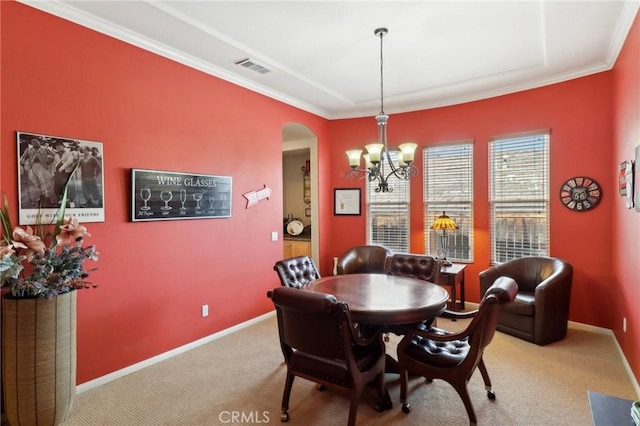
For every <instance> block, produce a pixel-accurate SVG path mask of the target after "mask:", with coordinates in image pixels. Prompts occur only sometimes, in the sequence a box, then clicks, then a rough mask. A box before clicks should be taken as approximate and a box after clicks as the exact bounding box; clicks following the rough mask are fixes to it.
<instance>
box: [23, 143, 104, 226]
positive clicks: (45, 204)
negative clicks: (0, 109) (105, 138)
mask: <svg viewBox="0 0 640 426" xmlns="http://www.w3.org/2000/svg"><path fill="white" fill-rule="evenodd" d="M17 143H18V150H17V151H18V201H19V211H20V215H19V221H20V224H21V225H34V224H36V223H51V222H53V220H55V217H56V214H57V212H58V210H59V209H60V207H61V203H62V195H63V192H64V187H65V184H66V183H67V181H68V187H67V199H66V205H65V215H66V216H74V217H77V218H78V220H79V221H81V222H104V217H105V215H104V177H103V176H104V175H103V173H102V169H103V161H104V160H103V150H102V143H100V142H93V141H86V140H81V139H73V138H67V137H59V136H48V135H42V134H36V133H26V132H17ZM74 170H75V171H74Z"/></svg>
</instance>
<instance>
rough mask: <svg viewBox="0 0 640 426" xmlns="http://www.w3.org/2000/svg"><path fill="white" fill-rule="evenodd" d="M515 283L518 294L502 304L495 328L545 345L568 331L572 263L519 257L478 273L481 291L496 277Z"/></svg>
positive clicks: (562, 336)
mask: <svg viewBox="0 0 640 426" xmlns="http://www.w3.org/2000/svg"><path fill="white" fill-rule="evenodd" d="M501 276H504V277H510V278H513V279H514V280H515V281H516V282H517V283H518V294H517V296H516V298H515V300H514V301H513V302H512V303H508V304H506V305H505V306H504V309H503V310H502V312H501V313H500V317H499V319H498V330H499V331H502V332H504V333H507V334H510V335H512V336H516V337H519V338H521V339H524V340H528V341H530V342H533V343H536V344H538V345H546V344H547V343H551V342H555V341H558V340H561V339H563V338H564V337H565V336H566V334H567V324H568V321H569V301H570V298H571V284H572V280H573V266H571V264H569V263H567V262H565V261H563V260H561V259H557V258H552V257H522V258H518V259H513V260H510V261H507V262H504V263H501V264H499V265H495V266H493V267H491V268H489V269H487V270H485V271H483V272H481V273H480V294H484V293H485V292H486V290H487V289H488V288H489V287H490V286H491V285H492V284H493V282H494V281H495V280H496V279H497V278H498V277H501Z"/></svg>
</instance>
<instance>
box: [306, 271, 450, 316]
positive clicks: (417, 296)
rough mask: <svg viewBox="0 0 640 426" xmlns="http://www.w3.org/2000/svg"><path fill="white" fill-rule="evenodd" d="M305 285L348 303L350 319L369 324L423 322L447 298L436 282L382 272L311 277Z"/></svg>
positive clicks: (443, 306)
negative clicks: (313, 278)
mask: <svg viewBox="0 0 640 426" xmlns="http://www.w3.org/2000/svg"><path fill="white" fill-rule="evenodd" d="M306 289H307V290H310V291H314V292H317V293H325V294H332V295H334V296H335V297H336V299H338V300H339V301H341V302H345V303H346V304H347V305H349V310H350V311H351V318H353V320H354V321H356V322H358V323H361V324H371V325H389V326H391V325H402V324H412V323H419V322H423V321H426V320H429V319H432V318H435V317H436V316H438V315H439V314H440V313H442V312H443V311H444V310H445V308H446V306H447V301H448V299H449V294H448V293H447V291H446V290H445V289H444V288H442V287H440V286H438V285H436V284H433V283H430V282H428V281H423V280H418V279H414V278H407V277H402V276H395V275H386V274H349V275H333V276H328V277H324V278H319V279H317V280H314V281H312V282H311V283H310V284H309V285H308V286H307V287H306Z"/></svg>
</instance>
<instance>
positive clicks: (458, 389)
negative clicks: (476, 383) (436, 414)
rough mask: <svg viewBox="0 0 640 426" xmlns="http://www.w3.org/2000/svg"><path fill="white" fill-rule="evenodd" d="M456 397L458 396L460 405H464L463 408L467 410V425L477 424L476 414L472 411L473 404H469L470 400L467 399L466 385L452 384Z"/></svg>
mask: <svg viewBox="0 0 640 426" xmlns="http://www.w3.org/2000/svg"><path fill="white" fill-rule="evenodd" d="M452 385H453V387H454V388H455V390H456V392H458V395H460V399H462V403H463V404H464V408H465V409H466V410H467V415H468V416H469V423H470V424H472V425H476V424H478V420H477V419H476V412H475V410H474V409H473V403H472V402H471V398H470V397H469V391H468V390H467V384H466V383H465V382H463V383H452Z"/></svg>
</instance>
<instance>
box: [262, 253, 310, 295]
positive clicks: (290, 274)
mask: <svg viewBox="0 0 640 426" xmlns="http://www.w3.org/2000/svg"><path fill="white" fill-rule="evenodd" d="M273 270H274V271H276V273H277V274H278V278H280V283H281V284H282V285H283V286H285V287H293V288H302V287H304V286H306V285H308V284H309V283H310V282H311V281H313V280H316V279H318V278H320V273H319V272H318V268H316V264H315V263H314V262H313V259H311V258H310V257H309V256H297V257H290V258H288V259H282V260H279V261H277V262H276V264H275V265H273Z"/></svg>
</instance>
